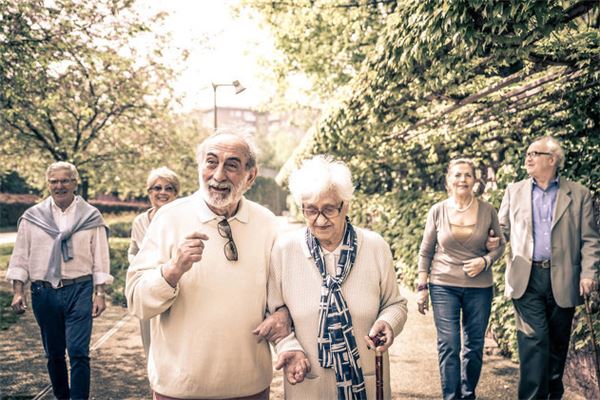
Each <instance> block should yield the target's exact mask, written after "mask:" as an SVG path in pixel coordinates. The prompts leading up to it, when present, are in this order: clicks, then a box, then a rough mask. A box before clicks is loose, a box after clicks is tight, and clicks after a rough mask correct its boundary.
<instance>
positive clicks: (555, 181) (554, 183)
mask: <svg viewBox="0 0 600 400" xmlns="http://www.w3.org/2000/svg"><path fill="white" fill-rule="evenodd" d="M531 182H532V185H533V187H539V185H538V183H537V181H536V180H535V178H533V177H532V178H531ZM554 186H556V187H559V186H560V176H559V175H556V178H554V179H552V180H551V181H550V184H549V185H548V187H547V188H546V190H548V189H550V188H551V187H554ZM540 190H541V188H540Z"/></svg>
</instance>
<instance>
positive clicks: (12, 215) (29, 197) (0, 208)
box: [0, 193, 39, 226]
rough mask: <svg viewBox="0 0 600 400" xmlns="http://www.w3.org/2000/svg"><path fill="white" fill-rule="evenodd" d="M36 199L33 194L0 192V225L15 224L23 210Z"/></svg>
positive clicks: (37, 198) (35, 201) (34, 202)
mask: <svg viewBox="0 0 600 400" xmlns="http://www.w3.org/2000/svg"><path fill="white" fill-rule="evenodd" d="M38 200H39V197H38V196H36V195H33V194H18V195H17V194H8V193H0V226H16V225H17V221H18V220H19V218H21V215H23V213H24V212H25V210H27V209H28V208H29V207H31V206H33V205H34V204H36V203H37V201H38Z"/></svg>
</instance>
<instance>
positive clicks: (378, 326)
mask: <svg viewBox="0 0 600 400" xmlns="http://www.w3.org/2000/svg"><path fill="white" fill-rule="evenodd" d="M374 339H379V346H376V343H375V340H374ZM365 341H366V342H367V345H368V346H369V348H370V349H373V350H377V351H379V352H381V353H383V352H385V351H386V350H387V349H389V347H390V346H391V345H392V343H394V330H393V329H392V327H391V326H390V324H388V323H387V322H385V321H382V320H377V321H375V323H374V324H373V326H372V327H371V330H370V331H369V335H368V336H365Z"/></svg>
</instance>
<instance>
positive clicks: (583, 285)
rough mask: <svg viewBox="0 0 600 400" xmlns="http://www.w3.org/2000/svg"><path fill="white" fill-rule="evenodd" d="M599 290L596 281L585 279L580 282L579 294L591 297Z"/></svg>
mask: <svg viewBox="0 0 600 400" xmlns="http://www.w3.org/2000/svg"><path fill="white" fill-rule="evenodd" d="M596 289H597V284H596V281H595V280H593V279H590V278H583V279H581V280H580V281H579V294H580V295H581V296H589V295H591V294H592V292H594V291H595V290H596Z"/></svg>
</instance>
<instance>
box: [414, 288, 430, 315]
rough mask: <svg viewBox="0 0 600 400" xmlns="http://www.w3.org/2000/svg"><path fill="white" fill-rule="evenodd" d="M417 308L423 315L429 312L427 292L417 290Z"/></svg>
mask: <svg viewBox="0 0 600 400" xmlns="http://www.w3.org/2000/svg"><path fill="white" fill-rule="evenodd" d="M417 306H419V312H420V313H421V314H423V315H425V312H426V311H427V310H429V290H427V289H425V290H419V291H418V292H417Z"/></svg>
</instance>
